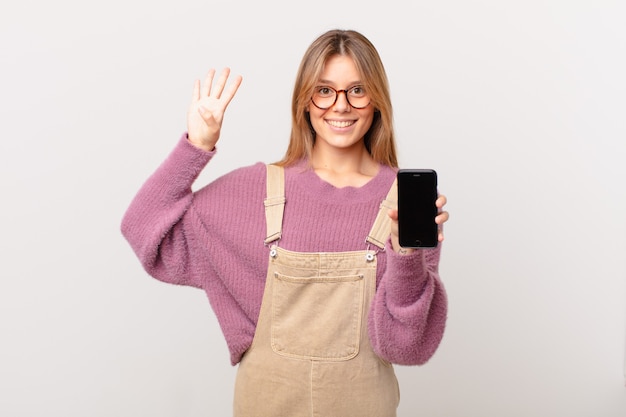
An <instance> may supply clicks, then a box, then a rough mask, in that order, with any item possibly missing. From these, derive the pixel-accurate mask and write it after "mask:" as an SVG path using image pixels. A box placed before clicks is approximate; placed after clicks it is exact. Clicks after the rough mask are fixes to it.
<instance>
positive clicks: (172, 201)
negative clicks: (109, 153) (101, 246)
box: [121, 134, 215, 287]
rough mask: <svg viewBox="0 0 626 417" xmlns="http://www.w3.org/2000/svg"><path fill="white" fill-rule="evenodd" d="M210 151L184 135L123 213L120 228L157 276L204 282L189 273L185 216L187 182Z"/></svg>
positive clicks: (171, 280)
mask: <svg viewBox="0 0 626 417" xmlns="http://www.w3.org/2000/svg"><path fill="white" fill-rule="evenodd" d="M214 154H215V151H212V152H206V151H203V150H201V149H198V148H196V147H195V146H193V145H192V144H191V143H189V141H188V140H187V135H186V134H185V135H183V137H182V138H181V139H180V140H179V142H178V144H177V145H176V147H175V148H174V149H173V151H172V152H171V153H170V155H169V156H168V158H167V159H166V160H165V161H164V162H163V163H162V164H161V166H160V167H159V168H158V169H157V170H156V171H155V172H154V173H153V174H152V175H151V176H150V177H149V178H148V180H147V181H146V182H145V183H144V185H143V186H142V187H141V189H140V190H139V192H138V193H137V195H136V196H135V198H134V199H133V201H132V202H131V204H130V206H129V208H128V209H127V211H126V213H125V215H124V217H123V219H122V224H121V231H122V234H123V235H124V237H125V238H126V240H127V241H128V242H129V244H130V246H131V247H132V249H133V250H134V252H135V254H136V255H137V257H138V258H139V260H140V262H141V264H142V265H143V267H144V269H145V270H146V271H147V272H148V273H149V274H150V275H152V276H153V277H155V278H157V279H159V280H162V281H165V282H169V283H173V284H180V285H191V286H194V287H201V286H202V285H201V282H199V279H198V278H196V277H194V274H193V273H192V271H193V268H192V265H190V263H191V262H192V259H193V258H192V257H190V256H189V249H188V248H189V245H188V236H187V234H188V233H186V228H185V224H184V221H183V219H184V216H185V213H186V212H187V211H188V209H189V207H190V206H191V203H192V200H193V193H192V189H191V186H192V184H193V182H194V181H195V180H196V178H197V177H198V175H199V174H200V172H201V171H202V169H203V168H204V167H205V166H206V164H207V163H208V162H209V160H210V159H211V158H212V157H213V155H214Z"/></svg>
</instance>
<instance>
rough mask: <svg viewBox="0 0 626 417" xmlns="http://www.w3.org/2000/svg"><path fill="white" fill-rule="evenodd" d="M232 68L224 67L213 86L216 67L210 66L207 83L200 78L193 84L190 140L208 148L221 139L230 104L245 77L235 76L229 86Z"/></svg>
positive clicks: (190, 109)
mask: <svg viewBox="0 0 626 417" xmlns="http://www.w3.org/2000/svg"><path fill="white" fill-rule="evenodd" d="M229 75H230V69H229V68H224V69H223V70H222V73H221V74H220V76H219V77H218V78H217V81H215V85H213V79H214V78H215V69H213V68H212V69H210V70H209V73H208V74H207V76H206V79H205V80H204V85H201V84H200V81H199V80H196V82H195V83H194V86H193V98H192V100H191V104H190V106H189V111H188V112H187V133H188V135H189V141H190V142H191V143H192V144H193V145H195V146H197V147H199V148H202V149H204V150H206V151H211V150H213V148H215V144H216V143H217V141H218V139H219V138H220V131H221V129H222V121H223V119H224V112H225V111H226V107H228V104H229V103H230V101H231V100H232V99H233V97H234V96H235V93H236V92H237V89H238V88H239V85H241V80H242V77H241V76H240V75H238V76H236V77H235V78H233V79H232V81H231V83H230V84H229V85H228V88H226V82H227V81H228V76H229Z"/></svg>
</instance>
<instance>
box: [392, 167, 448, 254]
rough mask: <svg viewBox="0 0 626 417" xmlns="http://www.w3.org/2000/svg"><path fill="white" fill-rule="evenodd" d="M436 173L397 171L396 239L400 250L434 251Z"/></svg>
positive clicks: (413, 170) (429, 171) (436, 235)
mask: <svg viewBox="0 0 626 417" xmlns="http://www.w3.org/2000/svg"><path fill="white" fill-rule="evenodd" d="M437 195H438V193H437V172H435V171H434V170H432V169H400V170H398V237H399V240H400V246H401V247H403V248H434V247H436V246H437V243H438V234H439V232H438V228H437V223H435V217H436V216H437V206H436V205H435V201H436V200H437Z"/></svg>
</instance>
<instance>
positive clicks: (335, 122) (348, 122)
mask: <svg viewBox="0 0 626 417" xmlns="http://www.w3.org/2000/svg"><path fill="white" fill-rule="evenodd" d="M326 123H328V124H329V125H331V126H333V127H349V126H352V125H353V124H355V123H356V122H355V121H354V120H327V121H326Z"/></svg>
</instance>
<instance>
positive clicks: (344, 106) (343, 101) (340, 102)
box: [334, 90, 352, 111]
mask: <svg viewBox="0 0 626 417" xmlns="http://www.w3.org/2000/svg"><path fill="white" fill-rule="evenodd" d="M342 93H343V94H342ZM334 107H335V108H336V109H337V110H340V111H347V110H348V111H349V110H350V108H351V107H352V106H351V105H350V102H349V101H348V90H339V91H337V100H335V106H334Z"/></svg>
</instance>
